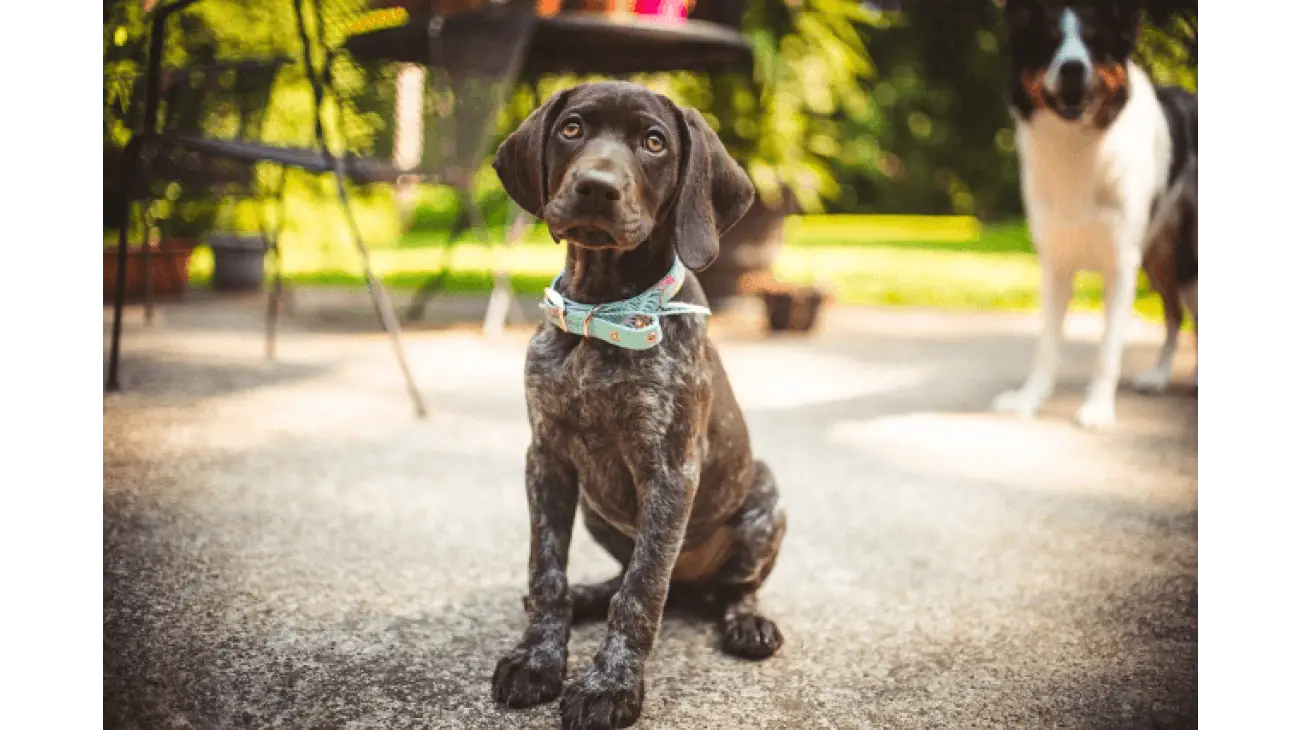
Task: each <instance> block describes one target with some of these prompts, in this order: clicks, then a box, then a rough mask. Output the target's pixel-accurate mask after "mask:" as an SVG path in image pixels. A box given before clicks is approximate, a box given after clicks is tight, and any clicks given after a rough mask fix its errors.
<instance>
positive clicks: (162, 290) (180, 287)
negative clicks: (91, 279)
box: [104, 246, 191, 302]
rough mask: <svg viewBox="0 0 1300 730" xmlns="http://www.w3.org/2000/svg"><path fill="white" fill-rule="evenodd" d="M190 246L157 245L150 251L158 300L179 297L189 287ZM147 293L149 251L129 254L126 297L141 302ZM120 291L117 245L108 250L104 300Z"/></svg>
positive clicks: (153, 280)
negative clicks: (147, 253) (146, 276)
mask: <svg viewBox="0 0 1300 730" xmlns="http://www.w3.org/2000/svg"><path fill="white" fill-rule="evenodd" d="M190 251H191V248H190V247H182V246H154V247H152V248H151V249H150V251H149V267H150V272H149V273H150V279H151V280H152V284H153V293H154V296H155V297H178V296H180V295H182V294H184V293H185V291H186V290H187V289H188V288H189V281H190ZM144 291H145V251H144V249H143V248H139V247H136V248H128V249H127V251H126V298H127V299H138V298H140V297H143V296H144ZM116 292H117V246H106V247H104V301H106V302H107V301H110V300H112V299H113V297H114V295H115V294H116Z"/></svg>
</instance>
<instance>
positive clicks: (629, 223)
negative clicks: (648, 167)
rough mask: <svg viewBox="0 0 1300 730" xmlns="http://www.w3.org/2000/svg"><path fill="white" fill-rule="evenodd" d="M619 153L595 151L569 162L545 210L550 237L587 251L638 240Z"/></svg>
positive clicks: (636, 217) (638, 226)
mask: <svg viewBox="0 0 1300 730" xmlns="http://www.w3.org/2000/svg"><path fill="white" fill-rule="evenodd" d="M593 146H594V145H593ZM602 147H604V146H602ZM620 153H622V150H620V149H602V148H597V150H593V151H592V152H589V153H588V154H586V155H583V156H582V157H581V158H579V159H578V160H576V161H575V162H574V165H573V169H572V171H571V172H570V174H569V175H568V176H567V179H566V180H565V184H564V186H563V187H562V188H561V191H560V194H559V195H557V196H556V197H555V199H554V200H552V201H551V203H550V205H548V206H547V211H546V222H547V223H548V224H549V226H550V229H551V232H552V234H553V235H555V236H557V237H559V238H565V239H568V240H570V241H572V242H574V243H576V244H578V245H579V246H583V247H585V248H593V249H602V248H628V247H633V246H636V245H637V244H639V243H640V242H641V239H642V238H643V234H644V233H645V232H644V231H641V230H640V229H641V227H642V226H641V220H640V219H641V215H640V214H639V212H638V211H637V210H636V206H635V205H634V201H635V195H633V194H632V192H633V190H632V184H631V180H630V174H629V172H628V170H627V167H628V164H627V162H626V161H624V160H622V159H621V157H622V155H621V154H620Z"/></svg>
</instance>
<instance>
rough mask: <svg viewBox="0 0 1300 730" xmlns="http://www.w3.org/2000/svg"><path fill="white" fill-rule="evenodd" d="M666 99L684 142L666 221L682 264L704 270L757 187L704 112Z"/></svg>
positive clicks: (749, 203)
mask: <svg viewBox="0 0 1300 730" xmlns="http://www.w3.org/2000/svg"><path fill="white" fill-rule="evenodd" d="M665 101H667V102H668V104H669V105H670V106H671V108H672V109H673V110H674V111H675V112H676V113H677V134H678V138H679V139H681V144H682V150H681V153H680V155H681V157H680V162H679V165H678V171H677V197H676V199H675V200H674V202H673V205H672V209H671V211H670V213H669V215H670V217H669V219H668V221H667V223H668V225H671V226H672V227H673V235H674V239H675V241H676V244H677V255H678V256H681V258H682V263H684V264H686V265H687V266H688V267H690V268H691V269H692V270H693V271H701V270H703V269H705V268H707V267H708V266H709V264H711V263H713V260H714V259H715V258H717V257H718V238H719V237H720V236H721V235H722V234H723V233H726V232H727V230H728V229H729V228H731V227H732V226H734V225H736V221H738V220H740V217H741V216H743V215H744V214H745V211H747V210H749V206H750V205H751V204H752V203H753V202H754V184H753V183H751V182H750V181H749V176H748V175H746V174H745V171H744V170H743V169H741V167H740V165H739V164H737V163H736V161H735V160H733V159H731V155H729V154H727V150H726V148H725V147H723V146H722V140H720V139H718V135H717V134H716V133H715V132H714V131H713V130H712V129H709V125H708V124H706V123H705V122H704V117H702V116H700V113H699V112H697V111H695V110H694V109H691V108H689V107H688V108H685V109H681V108H678V107H677V105H676V104H673V103H672V102H671V101H669V100H667V99H666V98H665Z"/></svg>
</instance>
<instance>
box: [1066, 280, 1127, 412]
mask: <svg viewBox="0 0 1300 730" xmlns="http://www.w3.org/2000/svg"><path fill="white" fill-rule="evenodd" d="M1126 258H1127V259H1128V260H1125V259H1126ZM1140 267H1141V262H1140V261H1139V260H1137V258H1136V257H1121V259H1120V261H1118V262H1116V265H1115V268H1114V271H1113V272H1112V273H1111V275H1110V277H1109V279H1108V280H1107V282H1106V330H1105V332H1103V333H1102V337H1101V346H1100V347H1099V348H1098V352H1097V371H1096V373H1095V374H1094V375H1093V378H1092V383H1091V384H1090V385H1089V386H1088V394H1087V396H1086V397H1085V398H1084V400H1083V405H1082V406H1080V407H1079V410H1078V411H1076V412H1075V414H1074V420H1075V422H1076V423H1078V424H1079V425H1080V426H1083V427H1084V428H1093V429H1098V428H1107V427H1109V426H1111V425H1113V424H1114V423H1115V389H1116V388H1117V387H1118V386H1119V370H1120V361H1121V359H1122V357H1123V355H1124V338H1125V336H1126V335H1127V334H1128V321H1129V318H1130V317H1132V316H1133V300H1134V299H1135V298H1136V297H1137V273H1138V269H1139V268H1140Z"/></svg>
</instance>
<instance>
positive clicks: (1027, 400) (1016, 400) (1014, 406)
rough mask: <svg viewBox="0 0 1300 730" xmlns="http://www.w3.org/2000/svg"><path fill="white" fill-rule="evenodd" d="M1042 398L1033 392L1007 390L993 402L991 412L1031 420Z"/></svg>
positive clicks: (1041, 403) (1041, 402)
mask: <svg viewBox="0 0 1300 730" xmlns="http://www.w3.org/2000/svg"><path fill="white" fill-rule="evenodd" d="M1043 400H1044V398H1043V396H1042V395H1039V394H1038V393H1035V392H1033V391H1026V390H1024V389H1021V390H1008V391H1007V392H1005V393H1003V394H1002V395H999V396H998V397H997V398H995V399H994V400H993V410H995V411H997V412H998V413H1010V414H1012V415H1016V416H1019V417H1021V418H1033V417H1034V415H1035V414H1037V413H1038V409H1039V408H1041V407H1042V405H1043Z"/></svg>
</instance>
